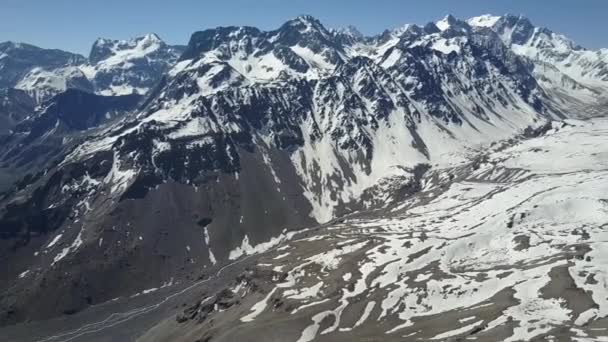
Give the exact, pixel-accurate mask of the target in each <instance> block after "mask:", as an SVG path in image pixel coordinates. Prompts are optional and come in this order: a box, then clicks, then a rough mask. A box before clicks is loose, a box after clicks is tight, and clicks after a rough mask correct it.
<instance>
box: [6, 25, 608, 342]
mask: <svg viewBox="0 0 608 342" xmlns="http://www.w3.org/2000/svg"><path fill="white" fill-rule="evenodd" d="M0 88H2V90H0V97H1V100H0V142H1V144H0V191H1V192H2V193H1V197H0V258H1V259H2V261H3V264H5V265H7V266H8V267H7V271H6V272H3V274H2V275H1V276H0V293H1V295H0V325H2V326H4V328H0V331H2V329H4V332H5V333H6V334H7V335H8V336H14V337H13V339H14V340H15V341H18V340H30V339H31V340H44V341H68V340H73V339H83V340H86V341H91V340H92V339H95V340H100V341H103V340H135V339H136V338H140V339H141V340H143V341H152V340H159V341H182V340H183V341H193V340H200V341H216V340H217V341H234V340H236V339H239V340H248V341H249V340H251V341H254V340H256V341H257V340H260V338H261V337H262V336H263V337H264V338H263V340H280V341H283V340H297V341H302V342H303V341H311V340H332V341H338V340H345V341H346V340H348V341H352V340H353V339H356V338H363V339H370V340H373V339H374V338H378V337H377V336H382V339H383V340H384V339H386V340H403V339H404V338H408V337H409V338H411V339H414V338H421V339H422V340H429V339H437V340H449V339H452V338H456V337H461V338H464V337H463V336H469V335H471V336H472V335H475V336H472V337H475V338H478V339H479V340H489V341H494V340H508V339H511V340H530V339H531V338H541V337H542V338H547V339H549V337H550V336H554V337H555V336H558V337H559V338H562V339H571V338H574V337H581V338H582V337H585V336H583V335H581V334H586V337H589V338H590V340H594V339H593V338H595V337H597V336H600V337H601V335H602V332H601V331H602V330H599V329H606V327H608V325H607V324H608V321H606V319H605V317H606V316H607V315H608V311H606V310H608V306H607V305H608V304H607V303H606V299H605V297H606V293H605V288H604V289H603V290H602V288H601V287H602V286H605V284H606V279H608V278H606V272H605V271H603V270H602V267H601V266H602V261H603V260H605V258H606V255H605V254H603V253H602V250H603V248H606V247H605V246H604V245H603V244H602V243H601V242H600V241H601V239H602V236H604V235H605V234H604V233H603V231H602V228H601V227H603V226H602V223H601V222H602V219H603V218H604V217H605V213H604V210H605V208H604V207H605V200H603V199H602V198H601V196H602V195H601V191H600V190H601V189H603V186H604V185H603V183H602V182H601V180H602V179H603V177H604V176H605V175H604V174H603V172H604V171H603V169H602V168H601V167H600V166H603V165H604V164H605V156H606V154H605V148H603V147H602V146H603V145H605V144H603V140H602V137H601V136H602V132H603V127H606V126H605V122H604V120H603V119H602V118H601V116H602V115H604V114H605V108H606V105H607V104H608V49H601V50H596V51H593V50H587V49H585V48H583V47H581V46H578V45H577V44H576V43H574V42H573V41H571V40H569V39H568V38H567V37H565V36H563V35H560V34H557V33H555V32H552V31H551V30H549V29H546V28H541V27H537V26H534V25H533V24H532V23H531V22H530V21H529V20H528V19H527V18H525V17H522V16H513V15H504V16H492V15H483V16H479V17H475V18H470V19H468V20H461V19H458V18H455V17H453V16H451V15H448V16H446V17H445V18H444V19H442V20H440V21H437V22H432V23H428V24H426V25H424V26H418V25H405V26H403V27H400V28H397V29H392V30H386V31H385V32H383V33H382V34H379V35H376V36H372V37H367V36H364V35H362V34H361V33H359V32H358V31H357V30H356V29H355V28H353V27H348V28H344V29H329V28H326V27H325V26H324V25H323V24H322V23H321V22H320V21H318V20H317V19H315V18H313V17H311V16H301V17H297V18H294V19H292V20H289V21H287V22H286V23H284V24H283V25H282V26H280V27H279V28H277V29H275V30H271V31H263V30H259V29H257V28H254V27H219V28H214V29H208V30H204V31H200V32H195V33H194V34H192V36H191V38H190V41H189V43H188V45H187V46H185V47H184V46H172V45H169V44H166V43H165V42H163V41H162V40H161V39H160V38H159V37H158V36H157V35H155V34H149V35H145V36H143V37H139V38H135V39H132V40H126V41H125V40H109V39H99V40H97V41H96V42H95V43H94V44H93V47H92V50H91V53H90V55H89V57H88V58H85V57H83V56H80V55H77V54H72V53H68V52H63V51H59V50H45V49H40V48H37V47H34V46H31V45H27V44H21V43H19V44H18V43H10V42H8V43H2V44H0ZM598 117H599V118H598ZM577 137H579V138H580V139H581V140H580V141H577V139H578V138H577ZM577 143H582V144H584V145H585V146H587V147H588V148H587V147H585V149H584V150H583V149H582V148H579V149H578V150H577V149H575V148H573V147H572V146H573V145H576V144H577ZM581 151H582V152H581ZM581 154H584V156H581ZM555 189H560V191H562V192H561V194H564V196H566V197H565V198H564V199H562V201H564V202H565V203H564V202H560V192H558V191H556V190H555ZM591 189H598V190H591ZM577 191H579V192H577ZM580 192H582V193H583V194H586V195H584V196H582V197H581V195H580ZM568 195H571V196H570V197H568ZM556 203H557V204H556ZM573 208H574V209H573ZM584 208H590V209H584ZM575 209H577V210H575ZM566 213H570V214H571V215H573V216H567V215H566ZM575 218H576V219H575ZM552 226H555V228H554V229H552V228H550V227H552ZM602 234H603V235H602ZM594 243H597V245H595V244H594ZM566 247H567V248H566ZM580 260H582V261H580ZM579 261H580V262H579ZM549 266H551V267H549ZM534 279H536V280H534ZM530 289H535V290H530ZM560 291H562V292H560ZM564 291H566V292H564ZM562 293H566V294H562ZM161 298H164V299H163V300H161ZM173 300H175V301H176V302H175V303H173V302H171V301H173ZM177 301H179V302H177ZM156 302H158V303H160V304H158V306H155V305H156V304H153V303H156ZM166 302H171V303H172V304H173V306H169V305H168V306H167V307H166V308H163V309H162V310H160V309H159V310H157V311H155V312H154V313H151V314H150V313H149V312H150V311H153V310H156V309H158V308H159V306H162V305H163V304H164V303H166ZM152 307H154V308H153V309H151V308H152ZM482 308H484V309H482ZM105 310H116V311H105ZM138 310H139V311H138ZM465 311H466V312H465ZM531 312H532V313H533V314H530V313H531ZM119 313H120V314H119ZM286 313H291V314H286ZM106 314H107V316H108V319H107V320H104V318H105V315H106ZM146 314H147V316H145V315H146ZM372 315H373V317H374V318H373V319H372V318H371V317H372ZM143 316H145V317H144V318H142V317H143ZM117 317H124V318H125V321H127V320H132V321H131V322H130V326H131V327H132V328H131V329H127V328H121V327H118V328H114V327H115V325H119V324H120V323H121V322H122V321H121V320H120V319H118V318H117ZM422 317H426V318H428V319H427V320H424V319H422ZM471 317H473V318H471ZM114 320H116V324H115V325H111V324H109V323H108V322H114ZM92 321H94V322H97V323H91V322H92ZM104 322H105V323H104ZM135 322H136V323H135ZM235 322H236V323H235ZM577 322H578V323H577ZM579 323H580V324H579ZM269 324H272V326H273V329H270V330H273V331H269V329H268V327H269ZM31 327H35V329H32V328H31ZM78 327H80V328H78ZM275 327H276V330H275V329H274V328H275ZM594 329H597V330H594ZM32 330H33V331H32ZM579 330H580V331H579ZM63 331H66V332H63ZM580 332H582V333H580ZM49 336H51V337H49ZM599 340H601V339H598V341H599Z"/></svg>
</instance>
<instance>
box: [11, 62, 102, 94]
mask: <svg viewBox="0 0 608 342" xmlns="http://www.w3.org/2000/svg"><path fill="white" fill-rule="evenodd" d="M15 88H16V89H21V90H23V91H25V92H26V93H28V94H29V95H30V96H31V97H32V98H33V99H34V101H36V103H43V102H45V101H46V100H49V99H50V98H52V97H53V96H55V95H57V94H60V93H63V92H65V91H66V90H68V89H79V90H83V91H88V92H93V91H94V89H93V84H92V83H91V81H89V79H88V78H87V77H86V75H85V74H84V73H83V72H82V70H81V69H80V67H78V66H70V67H63V68H57V69H53V70H46V69H44V68H41V67H36V68H34V69H32V70H31V71H30V72H28V73H27V74H26V75H25V76H24V77H23V78H22V79H21V80H20V81H19V83H17V85H16V86H15Z"/></svg>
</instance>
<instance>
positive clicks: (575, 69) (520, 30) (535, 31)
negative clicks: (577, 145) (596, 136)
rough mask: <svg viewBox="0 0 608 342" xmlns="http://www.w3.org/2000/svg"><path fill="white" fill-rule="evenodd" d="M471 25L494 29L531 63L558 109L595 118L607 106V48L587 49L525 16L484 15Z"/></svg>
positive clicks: (471, 21) (536, 75) (538, 78)
mask: <svg viewBox="0 0 608 342" xmlns="http://www.w3.org/2000/svg"><path fill="white" fill-rule="evenodd" d="M468 22H469V23H470V24H471V25H472V26H474V27H480V28H489V29H491V30H494V31H495V32H496V33H497V34H498V35H499V36H500V38H501V39H502V41H503V42H504V43H505V45H507V46H509V47H510V48H511V50H512V51H513V52H515V53H516V54H518V55H520V56H523V57H525V58H527V59H528V60H530V61H531V62H532V64H533V69H534V70H533V72H534V75H535V77H536V79H537V80H538V81H539V82H540V83H541V84H542V86H543V88H545V90H546V91H547V92H548V93H550V94H551V96H550V97H551V98H552V99H556V101H557V102H558V103H557V104H556V105H557V106H561V107H563V106H564V105H565V107H566V108H565V110H566V111H567V110H575V111H580V112H586V113H588V114H590V115H593V114H595V113H596V110H597V108H598V107H599V108H603V107H604V105H605V104H606V103H607V99H606V90H607V89H608V50H607V49H600V50H597V51H593V50H587V49H585V48H583V47H581V46H579V45H577V44H576V43H575V42H573V41H571V40H570V39H568V38H567V37H565V36H563V35H561V34H558V33H555V32H553V31H551V30H549V29H547V28H542V27H536V26H534V25H533V24H532V23H531V22H530V20H528V19H527V18H525V17H522V16H513V15H505V16H502V17H497V16H491V15H485V16H481V17H477V18H472V19H470V20H469V21H468ZM574 103H576V104H578V105H577V106H574V105H573V104H574Z"/></svg>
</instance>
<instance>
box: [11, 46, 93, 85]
mask: <svg viewBox="0 0 608 342" xmlns="http://www.w3.org/2000/svg"><path fill="white" fill-rule="evenodd" d="M83 63H85V58H84V57H83V56H81V55H78V54H74V53H70V52H66V51H62V50H56V49H43V48H40V47H37V46H34V45H30V44H25V43H15V42H4V43H0V88H4V87H14V86H15V85H16V84H17V83H18V82H19V81H20V80H21V79H22V78H23V77H24V76H25V75H26V74H27V73H28V72H30V71H31V70H32V69H33V68H37V67H39V68H44V69H47V70H51V69H55V68H62V67H66V66H74V65H79V64H83Z"/></svg>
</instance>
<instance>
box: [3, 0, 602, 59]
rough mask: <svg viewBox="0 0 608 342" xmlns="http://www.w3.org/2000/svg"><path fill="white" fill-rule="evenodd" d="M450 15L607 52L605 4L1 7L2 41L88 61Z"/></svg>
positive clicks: (42, 0) (435, 1) (224, 1)
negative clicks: (152, 44)
mask: <svg viewBox="0 0 608 342" xmlns="http://www.w3.org/2000/svg"><path fill="white" fill-rule="evenodd" d="M447 13H451V14H454V15H455V16H457V17H462V18H466V17H471V16H475V15H479V14H485V13H493V14H504V13H513V14H523V15H526V16H528V17H529V18H530V19H531V20H532V21H533V22H534V23H535V24H536V25H539V26H545V27H548V28H550V29H552V30H554V31H556V32H560V33H563V34H565V35H567V36H569V37H570V38H572V39H573V40H575V41H576V42H577V43H579V44H581V45H583V46H585V47H588V48H599V47H608V24H607V21H606V15H607V14H608V1H605V0H578V1H574V0H571V1H566V0H511V1H507V0H483V1H482V0H460V1H456V0H422V1H406V0H401V1H398V0H372V1H362V0H351V1H347V0H333V1H332V0H215V1H204V0H199V1H195V0H172V1H171V0H104V1H87V0H0V41H5V40H12V41H21V42H28V43H32V44H35V45H39V46H42V47H52V48H61V49H64V50H69V51H74V52H79V53H82V54H88V52H89V49H90V46H91V44H92V43H93V41H94V40H95V39H96V38H97V37H107V38H116V39H125V38H130V37H133V36H137V35H140V34H144V33H148V32H155V33H157V34H159V35H160V36H161V37H162V38H163V39H164V40H166V41H167V42H169V43H174V44H186V43H187V41H188V39H189V37H190V35H191V33H192V32H194V31H197V30H202V29H206V28H211V27H216V26H227V25H251V26H257V27H259V28H262V29H273V28H276V27H278V26H279V25H280V24H281V23H283V22H284V21H286V20H288V19H290V18H292V17H295V16H297V15H300V14H311V15H313V16H315V17H317V18H318V19H320V20H321V21H322V22H323V24H325V25H326V26H327V27H341V26H346V25H348V24H352V25H354V26H356V27H357V28H359V30H360V31H361V32H363V33H365V34H375V33H379V32H381V31H383V30H384V29H385V28H393V27H398V26H401V25H403V24H406V23H415V24H424V23H426V22H429V21H436V20H438V19H441V18H442V17H443V16H444V15H445V14H447Z"/></svg>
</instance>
